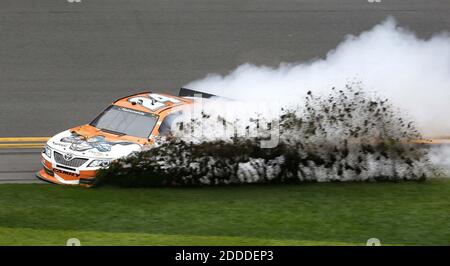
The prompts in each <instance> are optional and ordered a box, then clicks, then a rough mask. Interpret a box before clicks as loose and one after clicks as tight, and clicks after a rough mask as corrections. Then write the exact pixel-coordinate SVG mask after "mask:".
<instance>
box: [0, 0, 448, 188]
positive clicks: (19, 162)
mask: <svg viewBox="0 0 450 266" xmlns="http://www.w3.org/2000/svg"><path fill="white" fill-rule="evenodd" d="M389 15H392V16H394V17H395V18H396V19H397V20H398V22H399V24H400V25H402V26H407V27H409V28H410V29H412V30H414V31H415V32H417V33H418V34H419V35H420V36H421V37H429V36H430V35H431V34H433V33H435V32H438V31H442V30H448V29H450V4H449V3H448V2H447V1H436V0H434V1H430V0H423V1H417V0H408V1H401V0H382V2H381V3H369V2H368V1H367V0H329V1H325V0H324V1H318V0H308V1H302V0H298V1H293V0H291V1H289V0H276V1H275V0H274V1H241V0H216V1H214V0H213V1H211V0H203V1H190V0H184V1H176V0H173V1H171V0H169V1H149V0H142V1H138V0H130V1H120V0H81V3H69V2H67V1H65V0H46V1H33V0H29V1H24V0H10V1H7V0H3V1H0V40H1V41H0V91H1V97H0V124H1V127H0V137H21V136H22V137H23V136H51V135H53V134H54V133H56V132H58V131H61V130H63V129H66V128H69V127H72V126H75V125H78V124H83V123H86V122H88V121H89V120H90V119H91V118H92V117H94V116H95V115H96V114H97V113H98V112H99V111H101V109H102V108H104V107H105V106H106V105H107V104H109V103H110V102H111V101H112V100H114V99H115V98H118V97H121V96H124V95H127V94H130V93H133V92H137V91H141V90H145V89H151V90H154V91H165V92H172V93H176V92H177V90H178V88H179V87H180V86H182V85H184V84H186V83H188V82H189V81H192V80H195V79H198V78H202V77H203V76H205V75H206V74H208V73H212V72H215V73H223V74H224V73H226V72H228V71H230V70H232V69H234V68H235V67H237V66H238V65H240V64H242V63H245V62H251V63H255V64H266V65H271V66H275V65H278V64H279V63H280V62H293V61H302V60H309V59H312V58H316V57H323V56H325V54H326V52H327V51H329V50H330V49H332V48H334V47H335V46H336V45H337V44H338V43H339V42H340V41H341V40H342V39H343V37H344V36H345V35H346V34H358V33H359V32H361V31H364V30H367V29H370V28H371V27H372V26H373V25H375V24H377V23H379V22H380V21H382V20H383V19H385V18H386V17H387V16H389ZM198 89H201V88H198ZM38 153H39V151H38V149H31V150H27V149H0V182H1V181H2V180H3V181H5V180H7V181H8V182H11V181H16V182H26V181H30V180H35V179H34V176H33V172H34V171H35V170H37V169H38V168H39V154H38Z"/></svg>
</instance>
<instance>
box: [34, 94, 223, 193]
mask: <svg viewBox="0 0 450 266" xmlns="http://www.w3.org/2000/svg"><path fill="white" fill-rule="evenodd" d="M199 96H200V97H203V98H210V97H211V96H215V95H212V94H207V93H201V92H197V91H194V90H189V89H184V88H182V89H180V92H179V95H178V96H172V95H168V94H162V93H152V92H143V93H138V94H134V95H130V96H127V97H124V98H121V99H119V100H117V101H115V102H114V103H112V105H110V106H109V107H108V108H106V109H105V110H104V111H103V112H102V113H101V114H100V115H98V116H97V117H96V118H95V119H94V120H93V121H92V122H91V123H90V124H86V125H82V126H78V127H74V128H71V129H68V130H65V131H63V132H61V133H59V134H57V135H55V136H53V137H52V138H50V139H49V140H48V142H47V143H46V145H45V147H44V149H43V151H42V165H43V168H42V169H41V170H40V171H39V172H37V173H36V175H37V177H39V178H40V179H42V180H45V181H49V182H52V183H57V184H67V185H83V184H84V185H88V186H89V185H92V184H93V183H94V180H95V175H96V171H97V170H98V169H100V168H102V167H108V165H109V163H110V162H111V161H113V160H115V159H118V158H121V157H124V156H127V155H130V154H131V153H133V152H139V151H141V150H142V149H143V148H144V147H145V146H150V145H152V144H153V142H154V138H155V137H156V136H158V135H164V134H169V133H170V129H171V123H172V121H173V119H174V118H175V116H178V115H180V114H181V111H182V109H183V108H185V107H186V106H189V105H191V104H192V103H193V102H194V100H193V98H194V97H199Z"/></svg>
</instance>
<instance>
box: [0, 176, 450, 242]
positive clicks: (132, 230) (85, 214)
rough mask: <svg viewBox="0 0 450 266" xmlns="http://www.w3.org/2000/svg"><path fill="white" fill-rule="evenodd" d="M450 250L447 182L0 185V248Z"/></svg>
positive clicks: (449, 184) (449, 187)
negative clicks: (375, 246) (374, 241)
mask: <svg viewBox="0 0 450 266" xmlns="http://www.w3.org/2000/svg"><path fill="white" fill-rule="evenodd" d="M72 237H75V238H78V239H80V240H81V243H82V245H364V244H365V241H366V240H367V239H368V238H371V237H376V238H379V239H380V240H381V242H382V244H388V245H449V244H450V180H449V179H446V180H444V179H441V180H433V181H427V182H423V183H416V182H401V183H328V184H302V185H275V186H258V185H256V186H240V187H203V188H147V189H120V188H112V187H101V188H96V189H86V188H80V187H65V186H57V185H36V184H30V185H19V184H17V185H0V245H64V244H65V241H66V240H67V239H68V238H72Z"/></svg>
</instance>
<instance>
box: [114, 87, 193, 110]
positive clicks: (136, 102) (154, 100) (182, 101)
mask: <svg viewBox="0 0 450 266" xmlns="http://www.w3.org/2000/svg"><path fill="white" fill-rule="evenodd" d="M191 103H193V100H191V99H188V98H184V97H179V96H174V95H170V94H167V93H153V92H149V91H148V92H140V93H136V94H132V95H129V96H126V97H123V98H120V99H118V100H116V101H115V102H113V105H116V106H120V107H125V108H129V109H133V110H137V111H142V112H147V113H152V114H156V115H159V114H161V113H162V112H164V111H166V110H168V109H172V108H174V107H178V106H182V105H189V104H191Z"/></svg>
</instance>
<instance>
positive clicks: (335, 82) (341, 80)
mask: <svg viewBox="0 0 450 266" xmlns="http://www.w3.org/2000/svg"><path fill="white" fill-rule="evenodd" d="M349 81H359V82H361V83H362V86H363V87H364V89H365V90H367V91H369V92H374V93H376V94H377V95H380V96H382V97H386V98H389V99H390V100H392V102H393V103H394V105H395V106H397V107H399V108H401V109H402V111H404V112H405V113H406V114H408V116H409V117H411V118H412V119H413V120H415V121H416V123H417V126H418V128H419V129H420V130H421V131H422V133H423V134H425V135H426V136H428V137H436V136H448V135H450V118H449V114H450V103H449V100H450V35H449V34H448V33H446V32H444V33H439V34H435V35H433V36H432V37H431V38H430V39H426V40H424V39H420V38H418V37H417V36H416V35H415V34H414V33H413V32H411V31H409V30H407V29H405V28H402V27H399V26H398V25H397V24H396V22H395V20H394V19H393V18H388V19H387V20H386V21H384V22H382V23H381V24H379V25H377V26H375V27H374V28H373V29H371V30H370V31H367V32H363V33H361V34H360V35H359V36H353V35H349V36H347V37H346V38H345V40H344V41H343V42H342V43H341V44H339V45H338V46H337V47H336V48H335V49H334V50H331V51H329V52H328V54H327V55H326V57H325V58H324V59H318V60H315V61H309V62H304V63H302V62H297V63H281V64H280V65H279V66H278V67H276V68H272V67H268V66H256V65H252V64H249V63H247V64H243V65H241V66H240V67H238V68H237V69H235V70H233V71H232V72H231V73H229V74H228V75H226V76H220V75H218V74H209V75H208V76H206V77H205V78H204V79H201V80H197V81H194V82H191V83H189V84H187V85H186V87H187V88H191V89H196V90H201V91H205V92H210V93H213V94H218V95H222V96H226V97H229V98H233V99H239V100H244V101H252V102H267V101H269V102H282V103H284V104H289V103H295V102H297V103H298V101H301V100H302V99H303V97H304V96H305V94H306V92H307V91H309V90H311V91H313V93H315V94H321V93H327V92H329V91H330V89H331V88H332V87H337V88H339V87H343V86H344V85H345V84H347V83H348V82H349Z"/></svg>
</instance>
